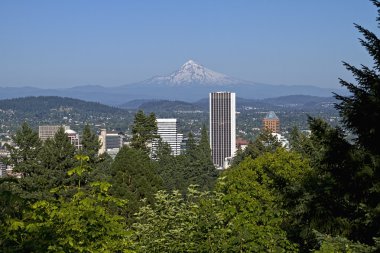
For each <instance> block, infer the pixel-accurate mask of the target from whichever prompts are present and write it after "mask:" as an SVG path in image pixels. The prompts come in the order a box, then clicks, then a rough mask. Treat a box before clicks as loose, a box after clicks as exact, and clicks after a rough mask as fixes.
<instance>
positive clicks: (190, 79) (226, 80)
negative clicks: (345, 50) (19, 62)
mask: <svg viewBox="0 0 380 253" xmlns="http://www.w3.org/2000/svg"><path fill="white" fill-rule="evenodd" d="M216 91H229V92H235V93H236V94H237V96H244V97H247V98H251V99H264V98H270V97H275V96H287V95H312V96H319V97H327V96H331V95H332V92H336V93H339V94H344V92H345V91H344V90H338V89H327V88H321V87H317V86H307V85H303V86H302V85H288V86H286V85H273V84H262V83H255V82H250V81H244V80H241V79H237V78H232V77H229V76H227V75H225V74H222V73H219V72H216V71H213V70H210V69H208V68H206V67H204V66H203V65H201V64H198V63H196V62H195V61H193V60H189V61H187V62H186V63H185V64H183V65H182V66H181V67H180V68H179V69H178V70H176V71H174V72H172V73H171V74H169V75H167V76H158V77H152V78H150V79H147V80H145V81H141V82H138V83H132V84H125V85H119V86H113V87H103V86H99V85H83V86H75V87H71V88H60V89H42V88H35V87H15V88H14V87H1V86H0V99H8V98H17V97H28V96H63V97H70V98H76V99H81V100H85V101H93V102H100V103H103V104H107V105H112V106H116V105H120V104H123V103H126V102H128V101H132V100H136V99H166V100H182V101H186V102H195V101H197V100H199V99H201V98H202V97H205V96H207V94H208V93H210V92H216ZM346 93H347V92H346Z"/></svg>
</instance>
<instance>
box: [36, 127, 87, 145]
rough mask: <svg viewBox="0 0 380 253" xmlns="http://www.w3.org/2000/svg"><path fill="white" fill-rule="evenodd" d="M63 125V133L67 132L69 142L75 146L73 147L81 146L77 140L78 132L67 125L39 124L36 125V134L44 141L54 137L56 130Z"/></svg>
mask: <svg viewBox="0 0 380 253" xmlns="http://www.w3.org/2000/svg"><path fill="white" fill-rule="evenodd" d="M61 127H63V129H64V130H65V133H66V134H67V137H69V139H70V142H71V144H73V145H74V146H75V148H77V149H79V148H80V147H81V145H80V141H79V134H78V133H77V132H75V131H74V130H71V129H70V127H69V126H59V125H52V126H48V125H46V126H39V127H38V136H39V137H40V139H41V140H42V141H46V140H47V139H49V138H50V139H52V138H54V135H55V134H56V133H57V132H58V130H59V129H60V128H61Z"/></svg>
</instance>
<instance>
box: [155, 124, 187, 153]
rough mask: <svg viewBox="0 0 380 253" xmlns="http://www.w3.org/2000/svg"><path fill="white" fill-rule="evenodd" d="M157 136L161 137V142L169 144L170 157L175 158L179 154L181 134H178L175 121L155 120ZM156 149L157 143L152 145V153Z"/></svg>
mask: <svg viewBox="0 0 380 253" xmlns="http://www.w3.org/2000/svg"><path fill="white" fill-rule="evenodd" d="M156 122H157V134H158V135H159V136H160V137H161V140H162V141H163V142H166V143H168V144H169V146H170V148H171V150H172V155H174V156H177V155H179V154H181V143H182V139H183V134H179V133H178V124H177V119H156ZM156 149H157V142H156V141H154V142H153V143H152V151H153V153H154V151H155V150H156Z"/></svg>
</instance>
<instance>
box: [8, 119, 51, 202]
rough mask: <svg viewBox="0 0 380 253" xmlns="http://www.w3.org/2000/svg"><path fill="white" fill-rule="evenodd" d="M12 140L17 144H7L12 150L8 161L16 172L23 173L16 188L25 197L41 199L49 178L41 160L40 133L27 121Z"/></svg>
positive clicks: (9, 149)
mask: <svg viewBox="0 0 380 253" xmlns="http://www.w3.org/2000/svg"><path fill="white" fill-rule="evenodd" d="M12 141H13V142H14V145H15V146H11V145H9V144H6V148H7V149H8V151H9V152H10V156H9V159H8V160H7V163H8V164H9V165H11V166H13V172H14V173H16V174H17V173H19V175H21V178H20V180H18V181H17V187H16V188H15V190H16V192H18V194H21V196H22V197H24V198H28V199H39V198H41V195H40V192H41V190H42V189H44V188H45V187H46V185H47V184H48V180H47V178H46V177H45V170H44V167H43V166H41V162H40V160H39V158H40V154H41V151H42V142H41V140H40V139H39V137H38V133H37V132H35V131H33V130H32V129H31V128H30V127H29V125H28V124H27V123H26V122H25V123H23V124H22V126H21V128H20V129H19V130H17V132H16V134H15V135H13V136H12ZM19 191H20V192H19Z"/></svg>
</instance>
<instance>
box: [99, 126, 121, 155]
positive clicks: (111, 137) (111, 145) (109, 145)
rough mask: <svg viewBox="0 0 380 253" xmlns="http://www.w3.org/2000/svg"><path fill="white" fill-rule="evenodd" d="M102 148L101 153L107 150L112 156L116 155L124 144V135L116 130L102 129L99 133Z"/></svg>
mask: <svg viewBox="0 0 380 253" xmlns="http://www.w3.org/2000/svg"><path fill="white" fill-rule="evenodd" d="M99 141H100V145H101V146H100V148H99V154H104V153H105V152H107V153H108V154H109V155H110V156H116V154H117V153H118V152H119V150H120V148H121V147H122V146H123V136H121V135H120V134H118V133H115V132H108V133H107V130H106V129H101V131H100V135H99Z"/></svg>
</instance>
